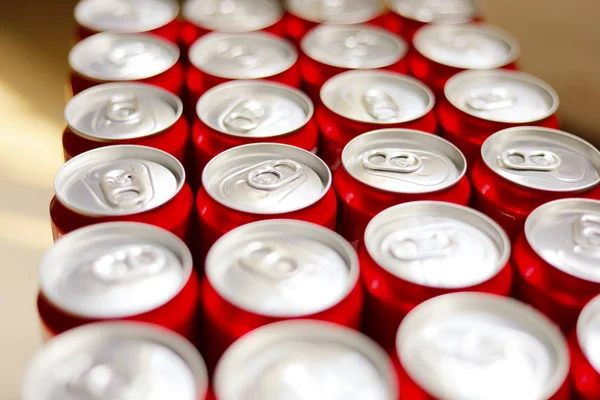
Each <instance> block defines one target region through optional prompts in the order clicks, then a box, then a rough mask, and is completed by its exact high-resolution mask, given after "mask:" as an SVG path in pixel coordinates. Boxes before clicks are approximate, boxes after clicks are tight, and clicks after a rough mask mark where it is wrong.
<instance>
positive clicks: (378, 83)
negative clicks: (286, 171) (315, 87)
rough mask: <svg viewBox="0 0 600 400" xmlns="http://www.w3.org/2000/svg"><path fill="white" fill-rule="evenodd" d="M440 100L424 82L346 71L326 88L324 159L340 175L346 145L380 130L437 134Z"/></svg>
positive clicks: (321, 112) (320, 118) (320, 112)
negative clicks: (391, 129) (437, 113)
mask: <svg viewBox="0 0 600 400" xmlns="http://www.w3.org/2000/svg"><path fill="white" fill-rule="evenodd" d="M434 104H435V97H434V95H433V93H432V92H431V90H429V88H427V87H426V86H425V85H423V84H422V83H421V82H419V81H417V80H415V79H413V78H410V77H408V76H405V75H401V74H397V73H394V72H389V71H383V70H361V71H348V72H342V73H341V74H338V75H336V76H334V77H333V78H331V79H329V80H328V81H327V82H326V83H325V85H323V87H322V88H321V102H320V104H319V105H318V106H317V110H316V114H315V118H316V120H317V124H318V126H319V131H320V133H321V136H320V138H319V139H320V140H319V153H318V154H319V157H321V159H322V160H323V161H325V163H326V164H327V165H328V166H329V168H330V169H331V170H332V171H335V170H336V169H337V168H338V167H339V165H340V163H341V160H340V157H341V154H342V150H343V149H344V146H346V144H348V142H349V141H350V140H352V139H354V138H355V137H356V136H358V135H360V134H362V133H365V132H369V131H372V130H375V129H378V128H407V129H416V130H420V131H425V132H429V133H435V131H436V128H437V121H436V118H435V115H434V112H433V106H434Z"/></svg>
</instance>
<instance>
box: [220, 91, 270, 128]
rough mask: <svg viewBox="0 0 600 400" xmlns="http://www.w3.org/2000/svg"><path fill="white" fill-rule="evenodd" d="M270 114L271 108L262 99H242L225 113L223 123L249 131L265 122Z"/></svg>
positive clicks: (228, 126) (229, 126)
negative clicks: (266, 106)
mask: <svg viewBox="0 0 600 400" xmlns="http://www.w3.org/2000/svg"><path fill="white" fill-rule="evenodd" d="M269 114H270V112H269V109H268V108H265V107H264V106H263V104H262V103H261V102H260V101H258V100H253V99H247V100H242V101H240V102H239V103H237V104H236V105H235V106H234V107H233V108H232V109H231V110H230V111H229V112H228V113H227V114H226V115H225V117H224V118H223V125H225V126H226V127H227V128H229V129H231V130H233V131H236V132H240V133H248V132H250V131H252V130H254V129H256V128H257V127H258V126H259V125H260V124H261V123H263V122H264V121H265V120H266V119H267V117H268V116H269Z"/></svg>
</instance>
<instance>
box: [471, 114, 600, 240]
mask: <svg viewBox="0 0 600 400" xmlns="http://www.w3.org/2000/svg"><path fill="white" fill-rule="evenodd" d="M599 183H600V152H599V151H598V150H597V149H596V148H595V147H594V146H592V145H591V144H590V143H588V142H586V141H585V140H583V139H580V138H578V137H577V136H574V135H571V134H569V133H566V132H562V131H558V130H555V129H547V128H539V127H527V126H526V127H516V128H509V129H504V130H502V131H500V132H497V133H495V134H493V135H492V136H490V137H489V138H488V139H487V140H486V141H485V142H484V143H483V146H482V147H481V158H480V159H479V160H478V161H477V162H476V163H475V165H474V166H473V168H472V170H471V184H472V185H473V191H472V197H471V205H472V206H473V208H475V209H477V210H479V211H481V212H483V213H484V214H486V215H487V216H488V217H491V218H492V219H493V220H495V221H496V222H498V223H499V224H500V226H502V228H504V230H505V231H506V233H508V236H509V237H510V238H511V239H514V238H516V236H517V235H518V234H519V233H521V232H522V231H523V227H524V225H525V220H526V219H527V216H528V215H529V214H530V213H531V212H532V211H533V210H534V209H536V208H537V207H539V206H541V205H542V204H544V203H547V202H549V201H552V200H557V199H564V198H569V197H585V198H591V199H595V200H600V186H598V184H599ZM509 199H510V201H509Z"/></svg>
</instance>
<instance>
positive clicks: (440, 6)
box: [422, 0, 470, 16]
mask: <svg viewBox="0 0 600 400" xmlns="http://www.w3.org/2000/svg"><path fill="white" fill-rule="evenodd" d="M466 3H467V2H465V1H464V0H425V1H424V2H423V6H422V7H423V10H424V11H423V12H427V11H425V10H428V12H427V14H428V15H431V14H438V15H442V16H443V15H444V14H447V15H452V14H463V13H466V12H468V11H470V7H469V6H468V4H466Z"/></svg>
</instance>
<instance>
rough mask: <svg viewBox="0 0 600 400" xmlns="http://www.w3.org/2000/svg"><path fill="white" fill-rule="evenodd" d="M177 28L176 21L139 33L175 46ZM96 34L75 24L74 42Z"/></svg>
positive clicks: (178, 24)
mask: <svg viewBox="0 0 600 400" xmlns="http://www.w3.org/2000/svg"><path fill="white" fill-rule="evenodd" d="M179 28H180V22H179V20H177V19H174V20H173V21H171V22H169V23H168V24H166V25H163V26H161V27H159V28H156V29H152V30H151V31H146V32H140V33H150V34H152V35H156V36H160V37H162V38H163V39H166V40H168V41H169V42H173V43H175V44H177V43H178V41H179ZM96 33H100V32H99V31H94V30H92V29H89V28H86V27H85V26H83V25H81V24H75V41H76V42H79V41H80V40H83V39H85V38H87V37H90V36H92V35H95V34H96Z"/></svg>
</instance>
